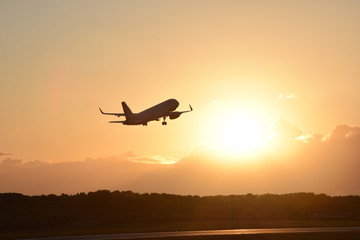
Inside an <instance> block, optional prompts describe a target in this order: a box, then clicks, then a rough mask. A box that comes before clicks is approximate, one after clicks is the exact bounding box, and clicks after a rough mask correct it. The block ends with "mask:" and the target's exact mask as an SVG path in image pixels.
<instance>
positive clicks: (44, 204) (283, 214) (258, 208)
mask: <svg viewBox="0 0 360 240" xmlns="http://www.w3.org/2000/svg"><path fill="white" fill-rule="evenodd" d="M0 216H1V218H0V231H1V230H7V231H9V230H11V229H14V230H19V229H42V228H44V229H45V228H56V227H61V226H65V225H71V226H74V227H76V226H82V227H86V226H89V227H91V226H93V225H94V226H95V225H96V226H97V227H99V226H105V225H107V226H108V225H111V224H112V225H121V224H127V225H129V224H130V225H131V224H135V225H136V224H146V223H149V224H162V223H169V222H186V221H189V222H195V221H218V222H219V221H242V220H252V221H260V220H270V221H272V220H310V219H312V220H314V219H315V220H316V219H317V220H328V219H330V220H360V196H327V195H325V194H314V193H290V194H280V195H278V194H263V195H254V194H246V195H227V196H223V195H219V196H193V195H191V196H182V195H173V194H165V193H161V194H159V193H150V194H149V193H144V194H139V193H134V192H131V191H113V192H111V191H108V190H99V191H96V192H89V193H78V194H74V195H67V194H62V195H41V196H27V195H23V194H19V193H1V194H0Z"/></svg>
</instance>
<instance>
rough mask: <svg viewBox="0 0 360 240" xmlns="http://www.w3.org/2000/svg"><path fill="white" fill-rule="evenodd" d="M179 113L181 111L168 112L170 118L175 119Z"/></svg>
mask: <svg viewBox="0 0 360 240" xmlns="http://www.w3.org/2000/svg"><path fill="white" fill-rule="evenodd" d="M180 115H181V112H171V113H169V118H170V119H171V120H172V119H176V118H178V117H180Z"/></svg>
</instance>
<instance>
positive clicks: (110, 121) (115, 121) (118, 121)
mask: <svg viewBox="0 0 360 240" xmlns="http://www.w3.org/2000/svg"><path fill="white" fill-rule="evenodd" d="M124 122H125V121H110V122H109V123H124Z"/></svg>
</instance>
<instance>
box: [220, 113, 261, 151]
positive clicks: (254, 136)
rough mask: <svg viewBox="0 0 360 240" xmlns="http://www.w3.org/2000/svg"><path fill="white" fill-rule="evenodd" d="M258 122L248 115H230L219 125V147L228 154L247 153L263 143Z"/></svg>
mask: <svg viewBox="0 0 360 240" xmlns="http://www.w3.org/2000/svg"><path fill="white" fill-rule="evenodd" d="M260 128H261V127H260V125H259V123H258V122H257V121H256V120H255V119H252V118H250V117H246V116H232V117H231V118H229V119H227V120H226V121H224V124H223V125H221V127H219V133H218V138H219V140H218V144H219V146H218V147H219V148H220V149H221V150H222V151H224V152H226V153H228V154H230V155H249V154H252V153H254V151H255V150H256V149H257V148H258V147H260V146H261V145H262V144H263V141H262V136H261V135H262V134H261V129H260Z"/></svg>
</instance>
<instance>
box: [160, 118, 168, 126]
mask: <svg viewBox="0 0 360 240" xmlns="http://www.w3.org/2000/svg"><path fill="white" fill-rule="evenodd" d="M163 119H164V121H163V122H162V123H161V124H162V125H163V126H166V125H167V122H166V121H165V119H166V116H165V117H163Z"/></svg>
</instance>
